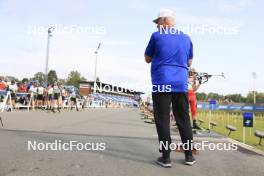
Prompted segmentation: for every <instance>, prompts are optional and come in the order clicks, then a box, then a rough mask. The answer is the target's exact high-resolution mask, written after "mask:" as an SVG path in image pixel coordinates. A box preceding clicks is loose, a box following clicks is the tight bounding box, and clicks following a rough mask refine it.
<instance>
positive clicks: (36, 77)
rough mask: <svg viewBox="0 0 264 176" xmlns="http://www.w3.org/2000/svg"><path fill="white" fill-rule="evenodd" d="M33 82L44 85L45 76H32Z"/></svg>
mask: <svg viewBox="0 0 264 176" xmlns="http://www.w3.org/2000/svg"><path fill="white" fill-rule="evenodd" d="M33 80H34V81H37V82H38V83H39V84H41V85H43V84H44V83H45V74H44V73H42V72H38V73H36V74H35V75H34V78H33Z"/></svg>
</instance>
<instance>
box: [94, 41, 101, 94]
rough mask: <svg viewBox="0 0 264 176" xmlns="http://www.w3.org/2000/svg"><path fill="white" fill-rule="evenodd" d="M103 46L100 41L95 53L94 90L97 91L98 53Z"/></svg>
mask: <svg viewBox="0 0 264 176" xmlns="http://www.w3.org/2000/svg"><path fill="white" fill-rule="evenodd" d="M100 47H101V43H99V45H98V47H97V49H96V51H95V52H94V54H95V68H94V88H93V92H94V93H96V85H97V84H96V78H97V55H98V52H99V49H100Z"/></svg>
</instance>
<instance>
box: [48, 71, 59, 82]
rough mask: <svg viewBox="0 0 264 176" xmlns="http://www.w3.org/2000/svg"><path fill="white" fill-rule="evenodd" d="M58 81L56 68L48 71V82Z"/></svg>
mask: <svg viewBox="0 0 264 176" xmlns="http://www.w3.org/2000/svg"><path fill="white" fill-rule="evenodd" d="M57 81H58V76H57V73H56V71H55V70H50V71H49V73H48V84H54V83H55V82H57Z"/></svg>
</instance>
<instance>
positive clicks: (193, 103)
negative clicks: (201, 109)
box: [188, 68, 202, 130]
mask: <svg viewBox="0 0 264 176" xmlns="http://www.w3.org/2000/svg"><path fill="white" fill-rule="evenodd" d="M200 85H201V84H200V83H199V81H198V80H197V79H196V72H195V69H194V68H192V69H190V70H189V78H188V96H189V103H190V108H191V114H192V120H193V129H197V130H202V128H201V127H199V125H198V123H197V100H196V91H197V90H198V89H199V87H200Z"/></svg>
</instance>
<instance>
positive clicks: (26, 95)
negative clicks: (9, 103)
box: [15, 93, 35, 111]
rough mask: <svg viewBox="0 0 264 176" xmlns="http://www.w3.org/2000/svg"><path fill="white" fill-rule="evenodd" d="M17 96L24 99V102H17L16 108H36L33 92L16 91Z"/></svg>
mask: <svg viewBox="0 0 264 176" xmlns="http://www.w3.org/2000/svg"><path fill="white" fill-rule="evenodd" d="M16 96H17V98H19V99H24V101H27V102H24V104H23V103H21V102H18V103H16V105H15V107H16V108H27V110H28V111H29V109H30V108H32V109H34V108H35V104H34V102H33V101H34V96H33V93H16Z"/></svg>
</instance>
